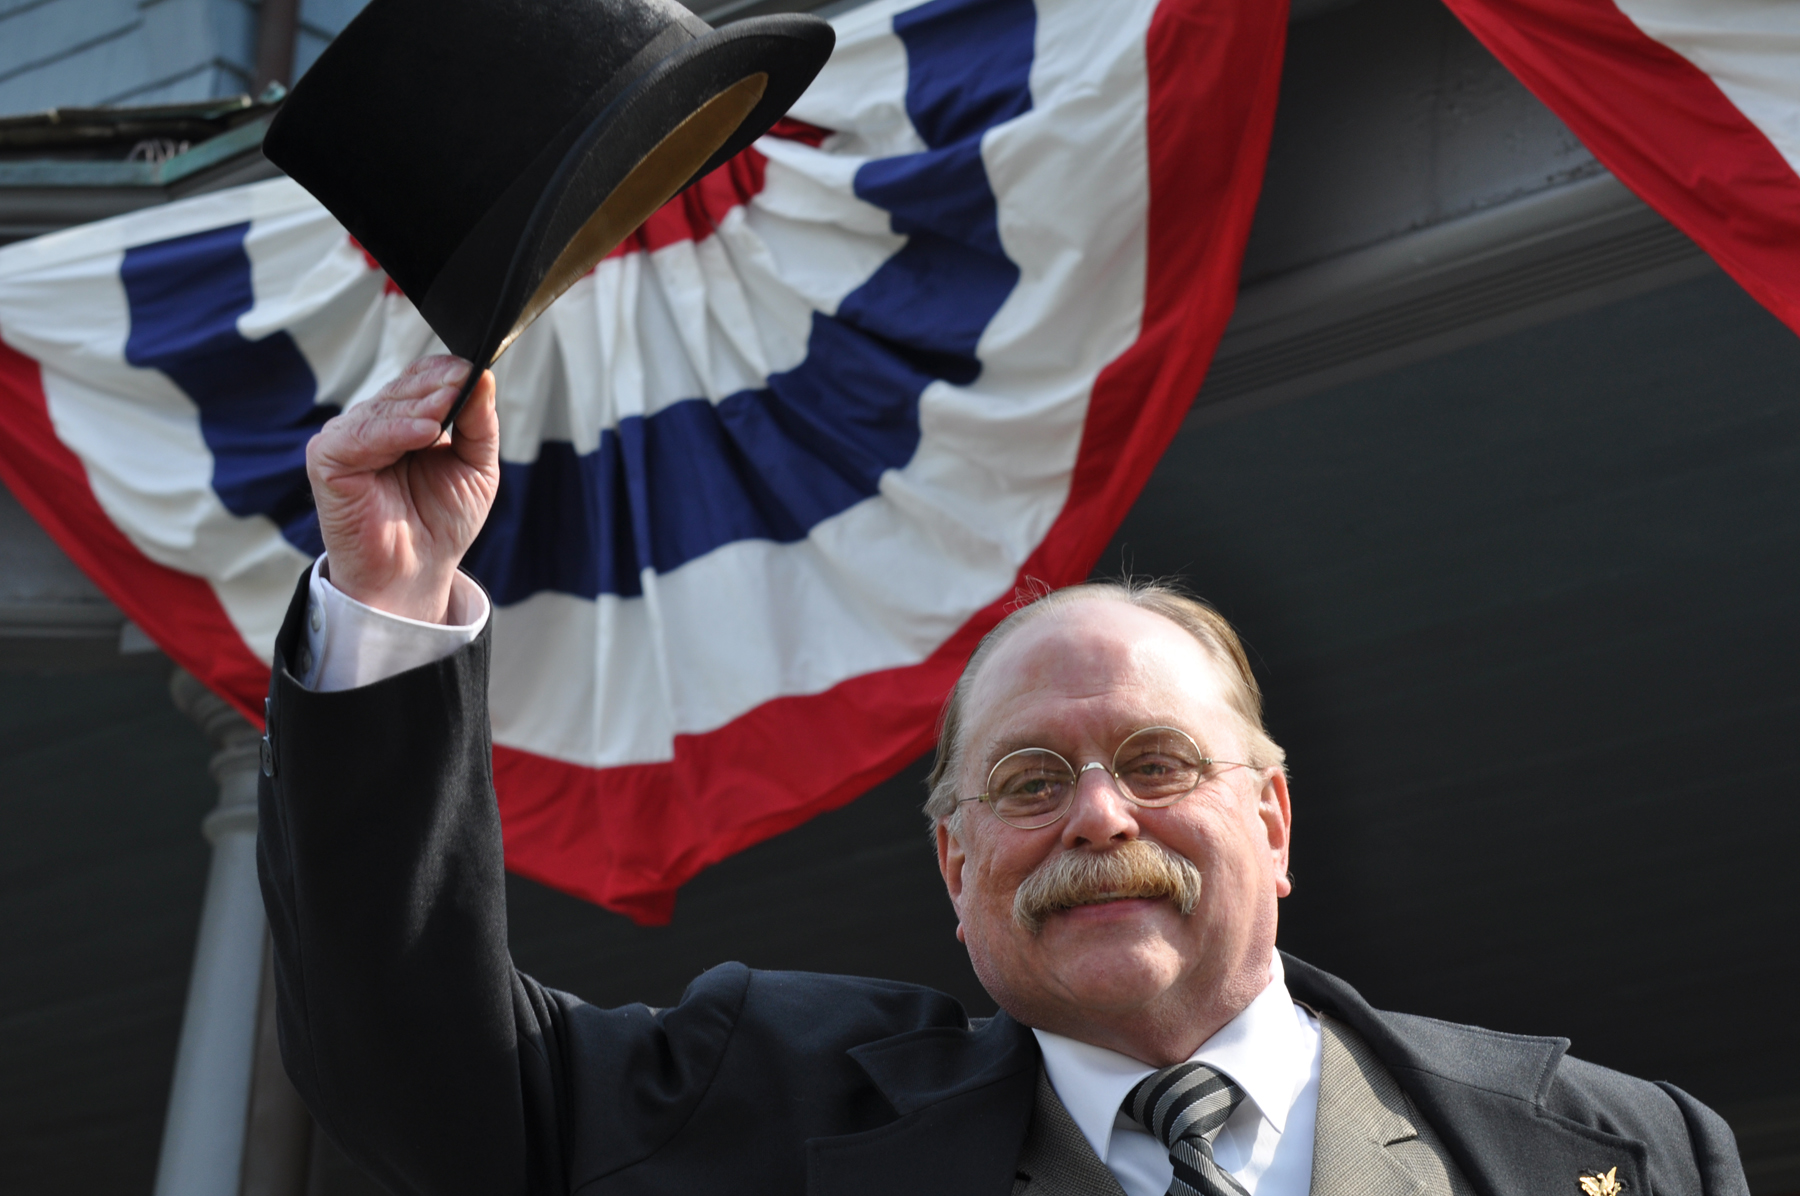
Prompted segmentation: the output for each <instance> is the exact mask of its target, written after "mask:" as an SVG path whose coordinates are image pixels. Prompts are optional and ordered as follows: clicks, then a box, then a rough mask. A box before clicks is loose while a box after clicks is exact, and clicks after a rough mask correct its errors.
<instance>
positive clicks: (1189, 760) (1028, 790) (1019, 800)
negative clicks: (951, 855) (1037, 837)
mask: <svg viewBox="0 0 1800 1196" xmlns="http://www.w3.org/2000/svg"><path fill="white" fill-rule="evenodd" d="M1253 767H1255V766H1254V765H1250V764H1244V763H1242V762H1240V761H1236V760H1215V759H1213V758H1212V757H1211V756H1208V755H1207V754H1206V753H1205V752H1203V751H1201V750H1200V745H1199V744H1197V743H1195V742H1194V738H1193V736H1191V735H1189V734H1188V733H1187V732H1185V731H1182V730H1180V729H1178V728H1176V727H1145V728H1144V729H1143V730H1141V731H1133V732H1132V733H1131V734H1130V735H1127V736H1126V737H1125V740H1124V742H1123V743H1121V744H1119V748H1118V750H1117V751H1115V752H1114V753H1113V760H1112V767H1111V768H1108V767H1107V766H1106V765H1104V764H1102V763H1100V761H1098V760H1090V761H1088V762H1087V763H1086V764H1083V765H1082V766H1081V767H1080V768H1079V769H1077V768H1076V767H1075V766H1074V765H1072V764H1070V763H1069V762H1068V761H1067V760H1065V759H1063V758H1062V757H1061V756H1059V755H1057V754H1056V753H1055V752H1053V751H1051V750H1050V749H1049V748H1038V747H1028V748H1020V749H1019V750H1018V751H1016V752H1008V753H1007V754H1006V755H1004V756H1002V757H1000V759H998V760H996V761H995V762H994V767H993V768H991V769H989V770H988V781H987V792H985V793H980V794H977V795H976V796H974V797H965V798H963V799H962V800H961V801H959V802H958V803H957V804H958V805H962V804H963V803H964V802H972V801H978V802H985V803H987V806H988V808H989V809H991V810H992V811H993V812H994V817H996V818H998V819H999V820H1000V821H1001V822H1004V823H1006V824H1007V825H1008V826H1016V827H1018V828H1019V829H1020V830H1025V831H1031V830H1037V829H1039V828H1040V827H1046V826H1049V825H1050V824H1051V823H1053V822H1055V821H1057V820H1058V819H1060V818H1061V817H1062V816H1063V815H1064V814H1067V813H1068V812H1069V807H1070V806H1071V805H1073V804H1074V802H1075V789H1076V786H1077V785H1078V784H1079V783H1080V779H1081V774H1082V773H1085V772H1087V771H1088V770H1089V769H1093V768H1099V769H1104V770H1105V771H1106V772H1107V773H1108V774H1109V775H1110V776H1111V777H1112V778H1113V780H1114V781H1116V782H1117V783H1118V787H1119V793H1120V794H1121V795H1123V796H1124V798H1125V799H1126V800H1127V801H1129V802H1131V803H1133V804H1134V805H1139V806H1148V807H1150V808H1152V809H1160V808H1161V807H1163V806H1172V805H1174V804H1175V803H1176V802H1178V801H1180V800H1181V799H1182V798H1184V797H1186V796H1187V795H1188V794H1190V793H1192V792H1193V791H1194V790H1196V789H1198V788H1200V786H1202V785H1204V784H1206V783H1207V782H1208V781H1210V780H1212V779H1213V778H1214V777H1216V776H1218V775H1219V773H1221V772H1224V771H1225V770H1227V769H1231V768H1253Z"/></svg>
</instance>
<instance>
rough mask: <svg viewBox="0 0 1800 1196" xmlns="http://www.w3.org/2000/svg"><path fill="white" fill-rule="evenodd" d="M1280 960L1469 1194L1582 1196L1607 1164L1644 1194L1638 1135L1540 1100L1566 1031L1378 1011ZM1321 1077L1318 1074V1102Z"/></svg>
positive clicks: (1298, 995) (1627, 1186)
mask: <svg viewBox="0 0 1800 1196" xmlns="http://www.w3.org/2000/svg"><path fill="white" fill-rule="evenodd" d="M1282 963H1283V966H1284V969H1285V970H1286V972H1287V983H1288V989H1289V991H1291V992H1292V993H1293V995H1294V997H1295V999H1297V1000H1300V1001H1304V1002H1305V1003H1306V1004H1308V1005H1309V1006H1312V1007H1313V1008H1315V1009H1318V1010H1320V1011H1322V1012H1324V1013H1327V1014H1330V1015H1332V1016H1335V1017H1337V1018H1339V1019H1340V1020H1341V1021H1343V1022H1344V1023H1345V1024H1346V1025H1348V1026H1349V1028H1350V1029H1351V1030H1353V1031H1354V1032H1355V1033H1356V1035H1358V1036H1359V1037H1360V1038H1361V1039H1362V1040H1363V1041H1364V1043H1366V1044H1367V1047H1368V1049H1369V1050H1370V1051H1371V1052H1372V1055H1373V1057H1374V1058H1376V1059H1378V1060H1379V1061H1380V1063H1381V1064H1382V1065H1384V1066H1385V1068H1386V1070H1387V1072H1388V1073H1389V1074H1390V1075H1391V1076H1392V1078H1393V1079H1394V1080H1395V1081H1396V1082H1397V1083H1398V1085H1399V1087H1400V1089H1401V1090H1402V1091H1404V1092H1405V1094H1406V1096H1407V1097H1408V1098H1410V1100H1411V1102H1412V1108H1413V1109H1414V1110H1415V1111H1416V1112H1417V1114H1418V1116H1419V1118H1420V1119H1421V1120H1422V1121H1423V1122H1424V1123H1425V1124H1426V1125H1427V1126H1428V1127H1429V1128H1430V1129H1431V1130H1433V1131H1435V1134H1436V1136H1437V1137H1438V1138H1439V1139H1440V1140H1441V1141H1442V1142H1443V1144H1444V1146H1445V1147H1446V1148H1447V1149H1448V1153H1449V1155H1450V1157H1451V1159H1452V1160H1453V1161H1454V1163H1455V1164H1456V1166H1457V1167H1459V1168H1460V1169H1461V1171H1462V1173H1463V1175H1464V1176H1465V1177H1466V1178H1467V1180H1468V1183H1469V1185H1470V1187H1472V1188H1473V1189H1474V1191H1475V1192H1476V1193H1477V1194H1479V1196H1583V1191H1582V1186H1581V1182H1580V1177H1581V1176H1583V1175H1597V1174H1599V1175H1603V1174H1605V1173H1606V1172H1607V1171H1608V1170H1609V1169H1611V1168H1615V1167H1616V1168H1617V1172H1616V1174H1615V1178H1616V1179H1617V1180H1618V1181H1619V1183H1620V1185H1621V1187H1622V1190H1623V1191H1624V1192H1625V1193H1628V1194H1629V1193H1636V1194H1637V1196H1646V1194H1647V1193H1648V1192H1649V1186H1648V1184H1647V1181H1646V1179H1645V1176H1646V1173H1647V1156H1646V1151H1645V1148H1644V1144H1643V1143H1641V1142H1638V1141H1636V1140H1635V1139H1631V1138H1623V1137H1620V1136H1618V1135H1616V1134H1608V1133H1606V1132H1604V1131H1601V1130H1597V1129H1592V1128H1590V1127H1588V1126H1584V1125H1580V1124H1578V1123H1576V1122H1573V1121H1570V1120H1568V1119H1567V1118H1564V1117H1559V1116H1557V1115H1556V1114H1554V1113H1552V1112H1550V1111H1549V1110H1548V1109H1546V1108H1545V1107H1544V1106H1545V1099H1546V1097H1547V1096H1548V1095H1549V1091H1550V1085H1551V1083H1552V1082H1553V1081H1554V1080H1555V1078H1556V1068H1557V1064H1558V1063H1560V1062H1561V1060H1562V1056H1563V1053H1564V1052H1565V1051H1567V1050H1568V1047H1569V1043H1568V1040H1567V1039H1564V1038H1532V1037H1527V1036H1525V1035H1520V1034H1501V1033H1497V1032H1495V1031H1492V1030H1481V1029H1477V1028H1475V1027H1472V1026H1458V1025H1453V1024H1451V1023H1449V1022H1440V1021H1437V1020H1435V1019H1432V1018H1425V1017H1415V1016H1412V1015H1410V1014H1399V1013H1385V1012H1382V1011H1380V1010H1376V1009H1374V1008H1372V1007H1371V1006H1370V1005H1369V1004H1368V1002H1366V1001H1364V1000H1363V999H1362V996H1361V994H1359V993H1358V992H1357V991H1356V990H1355V989H1353V988H1351V987H1350V986H1349V985H1348V984H1345V983H1344V982H1343V981H1342V980H1339V979H1338V978H1337V977H1335V976H1332V975H1330V974H1329V973H1326V972H1322V971H1320V970H1319V969H1317V968H1315V967H1312V966H1311V965H1309V964H1307V963H1305V962H1303V961H1301V960H1298V959H1295V958H1294V957H1293V956H1291V955H1288V954H1286V953H1285V952H1284V953H1283V955H1282ZM1321 1020H1323V1019H1321ZM1323 1084H1324V1077H1323V1074H1322V1073H1321V1076H1320V1085H1321V1090H1320V1100H1321V1102H1323V1101H1324V1091H1323ZM1315 1190H1319V1189H1317V1188H1315Z"/></svg>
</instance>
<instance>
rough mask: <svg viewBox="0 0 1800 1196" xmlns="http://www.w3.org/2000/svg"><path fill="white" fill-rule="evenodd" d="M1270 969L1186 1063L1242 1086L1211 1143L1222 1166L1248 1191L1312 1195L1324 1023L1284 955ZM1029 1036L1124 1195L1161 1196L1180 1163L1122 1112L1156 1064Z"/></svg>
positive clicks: (1254, 1195)
mask: <svg viewBox="0 0 1800 1196" xmlns="http://www.w3.org/2000/svg"><path fill="white" fill-rule="evenodd" d="M1269 973H1270V975H1269V986H1268V987H1267V988H1265V989H1263V991H1262V993H1261V994H1260V995H1258V996H1257V998H1256V999H1255V1000H1254V1001H1252V1002H1250V1004H1249V1006H1248V1007H1246V1008H1245V1010H1244V1011H1243V1012H1242V1013H1240V1014H1238V1015H1237V1016H1236V1017H1234V1018H1232V1019H1231V1020H1230V1021H1229V1022H1226V1023H1225V1025H1224V1026H1222V1027H1221V1028H1220V1029H1219V1032H1218V1033H1217V1034H1214V1035H1213V1036H1212V1037H1211V1038H1209V1039H1207V1040H1206V1041H1205V1042H1203V1043H1201V1044H1200V1049H1199V1050H1197V1051H1195V1052H1194V1053H1193V1055H1192V1056H1190V1059H1189V1061H1190V1062H1193V1061H1198V1062H1201V1063H1205V1064H1208V1065H1209V1066H1212V1067H1215V1068H1217V1069H1218V1070H1219V1071H1222V1072H1224V1073H1225V1074H1226V1075H1228V1076H1230V1077H1231V1078H1232V1080H1233V1081H1234V1082H1236V1084H1237V1086H1238V1087H1239V1088H1242V1089H1243V1090H1244V1101H1243V1103H1242V1104H1240V1105H1239V1106H1238V1107H1237V1111H1236V1112H1235V1113H1233V1114H1232V1115H1231V1120H1230V1121H1227V1122H1226V1123H1225V1125H1224V1127H1223V1128H1222V1129H1220V1130H1219V1136H1218V1138H1217V1139H1215V1140H1214V1142H1213V1159H1214V1160H1215V1161H1216V1162H1217V1163H1218V1164H1219V1166H1221V1167H1223V1168H1224V1169H1225V1170H1226V1171H1229V1172H1230V1173H1231V1175H1232V1177H1233V1178H1235V1179H1236V1180H1237V1181H1238V1183H1240V1184H1242V1185H1243V1186H1244V1190H1245V1191H1247V1192H1249V1193H1250V1194H1251V1196H1307V1193H1308V1192H1309V1191H1310V1190H1311V1189H1312V1152H1313V1125H1314V1122H1315V1121H1316V1119H1317V1117H1318V1112H1319V1052H1320V1049H1321V1044H1320V1037H1319V1023H1318V1021H1317V1019H1315V1018H1314V1017H1313V1016H1312V1014H1311V1013H1309V1012H1307V1011H1306V1010H1305V1009H1304V1008H1302V1007H1301V1006H1299V1005H1296V1004H1294V1001H1293V998H1292V997H1290V996H1289V995H1288V990H1287V980H1286V977H1285V976H1284V974H1283V972H1282V968H1281V956H1280V955H1276V956H1275V957H1274V961H1273V963H1272V964H1271V966H1270V968H1269ZM1032 1033H1033V1034H1035V1035H1037V1040H1038V1046H1039V1047H1040V1048H1042V1050H1043V1052H1044V1070H1045V1071H1047V1072H1049V1073H1050V1084H1051V1086H1052V1087H1054V1088H1055V1089H1056V1095H1057V1096H1058V1097H1060V1098H1061V1099H1062V1103H1063V1107H1064V1108H1066V1109H1068V1111H1069V1116H1070V1117H1072V1118H1073V1119H1074V1121H1075V1124H1076V1126H1077V1127H1078V1128H1079V1129H1080V1130H1081V1133H1082V1136H1083V1137H1085V1138H1086V1139H1087V1140H1088V1144H1089V1145H1090V1146H1092V1147H1093V1148H1094V1153H1095V1154H1097V1155H1099V1156H1100V1161H1101V1162H1103V1163H1105V1164H1106V1167H1107V1170H1109V1171H1111V1172H1112V1173H1113V1175H1114V1176H1115V1177H1116V1178H1117V1179H1118V1181H1119V1186H1120V1187H1122V1188H1124V1189H1125V1196H1163V1194H1164V1193H1166V1192H1167V1191H1168V1190H1169V1180H1170V1178H1171V1177H1172V1176H1173V1175H1174V1170H1175V1169H1174V1167H1173V1166H1172V1165H1171V1164H1170V1162H1169V1152H1168V1150H1167V1148H1165V1147H1164V1146H1163V1144H1162V1143H1161V1142H1158V1141H1157V1140H1156V1139H1155V1138H1152V1137H1151V1136H1150V1135H1149V1133H1148V1132H1146V1131H1145V1130H1144V1129H1143V1128H1142V1127H1141V1126H1139V1125H1138V1124H1137V1123H1136V1122H1135V1121H1133V1120H1131V1118H1130V1117H1128V1116H1126V1114H1125V1113H1124V1111H1123V1109H1122V1106H1123V1104H1124V1102H1125V1095H1126V1093H1128V1092H1130V1091H1131V1090H1132V1088H1134V1087H1136V1086H1137V1082H1138V1081H1139V1080H1141V1079H1143V1078H1144V1077H1145V1076H1147V1075H1150V1074H1151V1073H1153V1072H1154V1071H1156V1070H1157V1069H1156V1068H1153V1067H1146V1066H1145V1065H1144V1064H1143V1063H1140V1062H1139V1061H1138V1060H1136V1059H1133V1058H1131V1057H1129V1056H1127V1055H1121V1054H1119V1053H1118V1052H1117V1051H1109V1050H1107V1049H1106V1048H1105V1047H1097V1046H1093V1045H1091V1044H1089V1043H1085V1042H1077V1041H1076V1040H1075V1039H1073V1038H1064V1037H1063V1036H1062V1035H1060V1034H1049V1033H1046V1032H1045V1031H1043V1030H1033V1031H1032Z"/></svg>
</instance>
